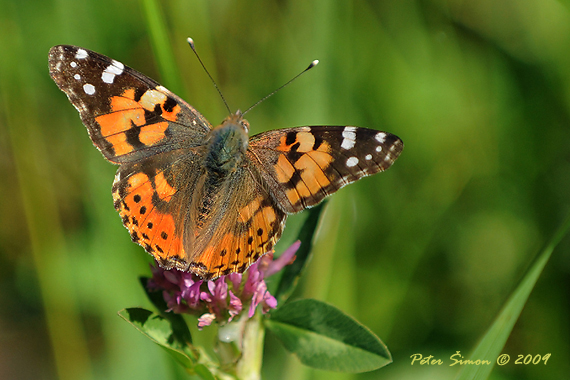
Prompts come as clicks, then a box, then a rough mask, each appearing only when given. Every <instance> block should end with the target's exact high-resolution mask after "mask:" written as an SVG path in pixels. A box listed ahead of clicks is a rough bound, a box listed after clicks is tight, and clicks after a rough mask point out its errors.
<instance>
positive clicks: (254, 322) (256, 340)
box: [236, 312, 265, 380]
mask: <svg viewBox="0 0 570 380" xmlns="http://www.w3.org/2000/svg"><path fill="white" fill-rule="evenodd" d="M264 337H265V328H264V327H263V322H262V320H261V313H259V312H257V313H255V315H254V316H253V318H251V319H250V320H248V321H247V322H246V324H245V329H244V332H243V342H242V355H241V358H240V359H239V361H238V362H237V365H236V374H237V377H238V379H240V380H258V379H261V364H262V363H263V341H264Z"/></svg>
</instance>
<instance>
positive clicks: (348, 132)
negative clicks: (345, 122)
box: [340, 127, 356, 150]
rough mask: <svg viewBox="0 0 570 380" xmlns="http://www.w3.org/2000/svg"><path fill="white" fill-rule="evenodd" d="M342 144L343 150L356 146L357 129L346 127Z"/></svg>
mask: <svg viewBox="0 0 570 380" xmlns="http://www.w3.org/2000/svg"><path fill="white" fill-rule="evenodd" d="M342 137H343V139H342V144H340V147H341V148H342V149H346V150H348V149H352V148H353V147H354V144H356V128H355V127H344V130H343V131H342Z"/></svg>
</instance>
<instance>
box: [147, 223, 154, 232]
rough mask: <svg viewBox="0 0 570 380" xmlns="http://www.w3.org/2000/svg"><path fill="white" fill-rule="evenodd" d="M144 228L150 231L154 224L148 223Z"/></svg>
mask: <svg viewBox="0 0 570 380" xmlns="http://www.w3.org/2000/svg"><path fill="white" fill-rule="evenodd" d="M146 226H147V227H148V229H149V230H152V227H153V226H154V224H152V222H148V224H147V225H146Z"/></svg>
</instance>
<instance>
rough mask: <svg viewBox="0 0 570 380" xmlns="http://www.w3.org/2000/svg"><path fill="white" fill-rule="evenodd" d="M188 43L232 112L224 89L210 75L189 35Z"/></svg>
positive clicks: (229, 111)
mask: <svg viewBox="0 0 570 380" xmlns="http://www.w3.org/2000/svg"><path fill="white" fill-rule="evenodd" d="M187 41H188V44H189V45H190V47H191V48H192V51H193V52H194V54H196V58H198V61H199V62H200V64H201V65H202V68H203V69H204V71H205V72H206V74H208V77H209V78H210V80H211V81H212V83H213V84H214V87H215V88H216V90H217V91H218V94H220V98H222V101H223V102H224V105H225V106H226V109H227V110H228V113H232V111H231V110H230V107H229V106H228V102H226V98H224V94H222V91H221V90H220V88H219V87H218V85H217V84H216V81H215V80H214V78H212V76H211V75H210V72H209V71H208V69H207V68H206V66H205V65H204V62H202V59H201V58H200V56H199V55H198V52H197V51H196V47H195V46H194V40H193V39H192V38H190V37H188V39H187Z"/></svg>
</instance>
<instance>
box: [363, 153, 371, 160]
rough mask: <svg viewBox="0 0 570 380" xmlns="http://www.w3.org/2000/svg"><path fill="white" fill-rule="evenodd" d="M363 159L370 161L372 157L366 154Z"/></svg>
mask: <svg viewBox="0 0 570 380" xmlns="http://www.w3.org/2000/svg"><path fill="white" fill-rule="evenodd" d="M364 158H366V159H367V160H371V159H372V155H371V154H367V155H366V156H364Z"/></svg>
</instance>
